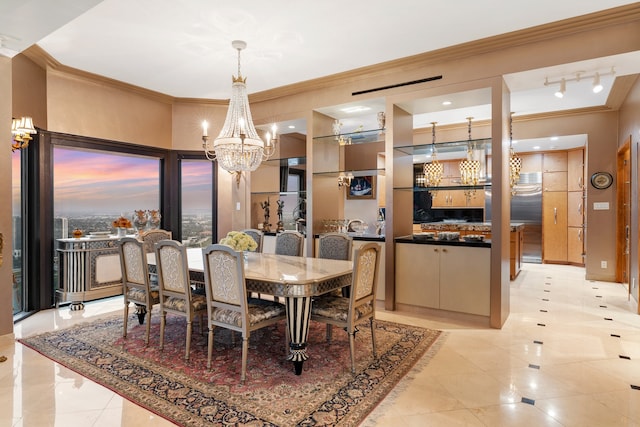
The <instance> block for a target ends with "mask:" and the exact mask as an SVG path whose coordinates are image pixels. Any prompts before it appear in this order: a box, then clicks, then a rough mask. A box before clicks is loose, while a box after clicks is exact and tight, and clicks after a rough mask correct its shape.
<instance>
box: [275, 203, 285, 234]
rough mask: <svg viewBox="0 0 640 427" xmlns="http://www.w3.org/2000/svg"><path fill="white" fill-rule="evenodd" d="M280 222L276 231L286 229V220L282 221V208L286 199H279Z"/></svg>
mask: <svg viewBox="0 0 640 427" xmlns="http://www.w3.org/2000/svg"><path fill="white" fill-rule="evenodd" d="M277 203H278V223H277V224H276V233H279V232H281V231H284V222H282V208H283V207H284V201H283V200H280V199H278V202H277Z"/></svg>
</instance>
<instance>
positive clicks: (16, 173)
mask: <svg viewBox="0 0 640 427" xmlns="http://www.w3.org/2000/svg"><path fill="white" fill-rule="evenodd" d="M21 160H22V150H17V151H14V152H13V154H12V157H11V174H12V176H11V186H12V190H11V191H12V197H11V208H12V215H11V216H12V218H11V224H12V232H13V242H12V249H13V250H12V255H13V256H12V262H13V265H12V268H13V297H12V305H13V314H14V315H15V314H17V313H20V312H22V311H24V310H25V307H24V301H25V298H24V286H23V281H22V241H23V238H22V237H23V236H22V191H21V188H22V167H21ZM8 243H9V242H7V241H5V242H4V244H8Z"/></svg>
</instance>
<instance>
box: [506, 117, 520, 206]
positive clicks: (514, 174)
mask: <svg viewBox="0 0 640 427" xmlns="http://www.w3.org/2000/svg"><path fill="white" fill-rule="evenodd" d="M521 169H522V159H521V158H520V157H518V155H517V154H516V153H515V151H513V113H511V115H510V116H509V185H510V186H511V196H515V195H516V193H517V190H516V185H517V184H518V181H520V170H521Z"/></svg>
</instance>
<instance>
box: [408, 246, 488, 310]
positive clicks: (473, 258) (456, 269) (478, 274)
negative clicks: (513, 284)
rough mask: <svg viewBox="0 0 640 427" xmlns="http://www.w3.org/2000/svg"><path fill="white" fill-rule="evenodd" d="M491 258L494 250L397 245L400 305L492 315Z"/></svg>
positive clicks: (469, 247)
mask: <svg viewBox="0 0 640 427" xmlns="http://www.w3.org/2000/svg"><path fill="white" fill-rule="evenodd" d="M490 256H491V248H490V247H472V246H451V245H446V244H417V243H396V302H397V303H398V304H406V305H410V306H418V307H426V308H433V309H440V310H447V311H455V312H460V313H467V314H474V315H480V316H489V311H490V296H491V292H490V277H491V273H490ZM462 265H464V268H461V266H462Z"/></svg>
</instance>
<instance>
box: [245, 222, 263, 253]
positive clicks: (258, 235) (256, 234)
mask: <svg viewBox="0 0 640 427" xmlns="http://www.w3.org/2000/svg"><path fill="white" fill-rule="evenodd" d="M242 232H243V233H245V234H248V235H249V236H251V238H252V239H253V240H255V241H256V244H257V245H258V247H257V248H256V250H255V252H262V237H263V236H264V234H263V233H262V231H260V230H257V229H255V228H247V229H246V230H242Z"/></svg>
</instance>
